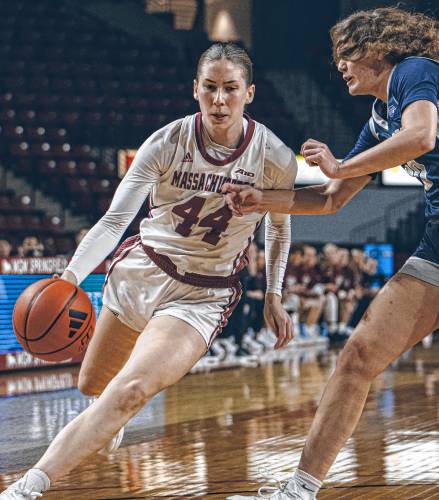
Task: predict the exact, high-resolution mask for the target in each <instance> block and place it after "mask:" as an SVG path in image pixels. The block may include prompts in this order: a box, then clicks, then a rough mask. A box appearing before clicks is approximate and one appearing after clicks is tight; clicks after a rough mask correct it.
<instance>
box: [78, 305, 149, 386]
mask: <svg viewBox="0 0 439 500" xmlns="http://www.w3.org/2000/svg"><path fill="white" fill-rule="evenodd" d="M138 337H139V332H136V331H135V330H133V329H131V328H129V327H128V326H127V325H125V324H124V323H122V322H121V321H120V320H119V319H118V318H117V316H116V315H115V314H114V313H112V312H111V311H110V310H109V309H108V308H107V307H106V306H103V307H102V310H101V313H100V314H99V318H98V321H97V322H96V328H95V332H94V335H93V338H92V340H91V342H90V344H89V346H88V348H87V352H86V354H85V358H84V360H83V362H82V365H81V371H80V374H79V388H80V390H81V391H82V392H84V393H86V394H93V395H98V394H100V393H101V392H102V391H103V389H105V387H106V386H107V384H108V382H109V381H110V380H111V379H112V378H113V377H114V376H115V375H117V374H118V373H119V371H120V370H121V368H122V367H123V365H124V364H125V363H126V362H127V360H128V358H129V356H130V354H131V352H132V350H133V347H134V345H135V343H136V341H137V339H138Z"/></svg>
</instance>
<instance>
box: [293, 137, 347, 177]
mask: <svg viewBox="0 0 439 500" xmlns="http://www.w3.org/2000/svg"><path fill="white" fill-rule="evenodd" d="M300 154H301V155H302V156H303V157H304V158H305V161H306V163H307V164H308V165H309V166H310V167H316V166H317V167H319V168H320V170H321V171H322V172H323V173H324V174H325V175H326V177H329V178H330V179H337V178H338V174H339V169H340V162H338V161H337V160H336V158H335V157H334V155H333V154H332V153H331V150H330V149H329V147H328V146H327V145H326V144H324V143H323V142H319V141H316V140H315V139H308V140H307V141H306V142H304V143H303V144H302V147H301V148H300Z"/></svg>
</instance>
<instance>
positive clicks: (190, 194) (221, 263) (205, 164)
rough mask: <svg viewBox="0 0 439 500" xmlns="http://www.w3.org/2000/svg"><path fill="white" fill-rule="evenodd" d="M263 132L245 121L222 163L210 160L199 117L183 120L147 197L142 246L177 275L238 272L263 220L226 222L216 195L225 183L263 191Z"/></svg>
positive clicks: (226, 215) (230, 219)
mask: <svg viewBox="0 0 439 500" xmlns="http://www.w3.org/2000/svg"><path fill="white" fill-rule="evenodd" d="M266 142H267V129H266V128H265V127H264V126H263V125H262V124H260V123H257V122H255V121H253V120H251V119H249V120H248V126H247V130H246V134H245V137H244V140H243V141H242V144H241V145H240V146H239V148H238V149H236V150H235V151H234V153H233V154H232V155H231V156H230V157H228V158H226V159H225V160H218V159H216V158H214V157H213V156H211V155H210V154H209V153H208V152H207V150H206V147H205V144H204V141H203V134H202V131H201V114H199V113H198V114H196V115H192V116H187V117H185V118H184V119H183V121H182V124H181V130H180V134H179V137H178V144H177V146H175V144H173V145H172V147H173V148H175V147H176V151H175V155H174V157H173V161H172V164H171V165H170V166H169V168H168V169H167V170H166V171H165V173H164V174H163V175H162V176H161V179H160V183H159V184H157V185H156V186H154V187H153V189H152V191H151V193H150V195H149V207H150V214H149V217H148V218H146V219H144V220H143V221H142V223H141V225H140V234H141V237H142V243H143V244H144V245H147V246H149V247H152V248H153V249H154V251H155V252H156V253H158V254H160V255H165V256H167V257H169V259H170V260H171V261H172V263H173V264H174V265H175V266H176V268H177V271H178V272H179V273H180V274H184V273H197V274H202V275H207V276H229V275H232V274H235V273H236V272H238V271H239V270H240V269H241V267H242V265H243V263H242V260H243V256H244V253H245V250H246V249H247V247H248V245H249V243H250V242H251V240H252V238H253V234H254V232H255V230H256V229H257V227H258V224H259V223H260V221H261V219H262V218H263V214H257V213H253V214H249V215H245V216H243V217H234V216H232V214H231V212H230V210H229V209H228V208H227V207H226V206H225V202H224V196H223V195H222V194H221V193H220V190H221V186H222V185H223V184H224V183H225V182H232V183H240V184H249V185H252V186H255V187H258V188H262V187H263V178H264V160H265V147H266Z"/></svg>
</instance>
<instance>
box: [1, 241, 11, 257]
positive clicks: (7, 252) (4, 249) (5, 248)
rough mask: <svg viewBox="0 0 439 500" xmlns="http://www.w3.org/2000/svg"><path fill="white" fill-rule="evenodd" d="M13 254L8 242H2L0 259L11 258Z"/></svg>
mask: <svg viewBox="0 0 439 500" xmlns="http://www.w3.org/2000/svg"><path fill="white" fill-rule="evenodd" d="M11 253H12V245H11V244H10V243H9V241H8V240H4V239H3V240H0V259H1V258H3V259H4V258H7V257H10V256H11Z"/></svg>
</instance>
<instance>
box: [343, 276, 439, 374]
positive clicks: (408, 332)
mask: <svg viewBox="0 0 439 500" xmlns="http://www.w3.org/2000/svg"><path fill="white" fill-rule="evenodd" d="M438 304H439V287H436V286H434V285H430V284H428V283H426V282H425V281H421V280H419V279H417V278H414V277H412V276H409V275H407V274H402V273H398V274H396V275H395V276H394V277H393V278H392V279H391V280H390V281H389V282H388V283H387V284H386V285H385V286H384V287H383V288H382V289H381V290H380V292H379V293H378V295H377V296H376V298H375V299H374V300H373V302H372V303H371V304H370V306H369V308H368V309H367V310H366V312H365V313H364V315H363V318H362V319H361V321H360V323H359V324H358V326H357V327H356V329H355V330H354V332H353V334H352V336H351V337H350V339H349V341H348V343H347V344H346V346H345V349H344V356H343V358H344V360H347V362H348V363H349V364H351V365H352V366H355V365H357V366H358V367H363V369H365V370H367V371H369V372H370V373H371V374H374V375H376V374H378V373H380V372H381V371H382V370H384V369H385V368H386V367H387V365H388V364H389V363H391V362H392V361H393V360H394V359H396V358H397V357H398V356H399V355H400V354H402V353H403V352H404V351H406V350H407V349H409V348H410V347H412V346H413V345H415V344H416V343H417V342H419V341H420V340H421V339H422V338H424V337H425V336H426V335H428V334H429V333H431V332H432V331H433V330H434V329H435V326H436V325H437V322H438Z"/></svg>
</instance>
